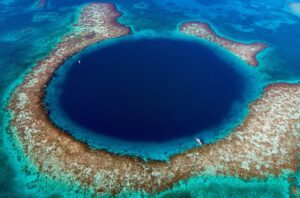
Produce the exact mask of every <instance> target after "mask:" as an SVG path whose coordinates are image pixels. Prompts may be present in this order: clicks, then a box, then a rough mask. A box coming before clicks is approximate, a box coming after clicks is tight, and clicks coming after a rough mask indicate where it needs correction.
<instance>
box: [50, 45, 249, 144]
mask: <svg viewBox="0 0 300 198" xmlns="http://www.w3.org/2000/svg"><path fill="white" fill-rule="evenodd" d="M80 60H81V64H79V63H78V62H77V61H76V62H75V63H74V64H73V65H72V66H71V67H70V69H69V70H68V72H67V73H66V74H64V75H66V77H65V79H64V80H63V82H61V84H60V87H59V88H60V89H61V90H60V91H61V93H62V94H61V95H60V96H59V103H58V105H57V104H56V105H51V104H50V105H49V106H50V107H51V108H61V110H62V111H64V112H65V114H66V115H67V116H68V117H69V118H70V119H71V120H72V121H73V122H76V123H77V124H78V125H80V126H82V127H84V128H87V129H89V130H91V131H93V132H95V133H99V134H102V135H106V136H110V137H114V138H118V139H121V140H127V141H138V142H162V141H166V140H171V139H176V138H182V137H188V136H192V135H194V134H196V133H199V132H202V131H203V133H205V130H206V129H207V128H210V127H214V126H218V124H220V122H221V121H222V119H224V118H225V117H226V116H227V115H228V113H229V111H230V110H231V107H232V102H233V101H235V100H239V99H240V98H241V96H242V93H243V87H244V85H243V84H244V80H243V78H242V77H241V75H239V73H237V72H236V71H235V70H234V69H233V68H232V67H231V66H230V65H229V63H227V62H226V61H224V60H223V59H221V58H220V57H219V56H218V55H217V54H216V53H214V52H213V51H212V49H210V48H208V47H207V46H204V45H202V44H199V43H195V42H191V41H183V40H171V39H140V40H135V41H126V42H125V41H124V42H121V43H119V44H115V45H111V46H108V47H105V48H100V49H97V50H95V51H93V52H91V53H88V54H86V55H84V56H82V57H80ZM50 86H51V85H50ZM49 97H50V98H49ZM51 98H53V95H51V94H48V98H47V102H48V103H51ZM54 101H56V99H55V98H54ZM51 108H50V113H51ZM71 133H72V132H71Z"/></svg>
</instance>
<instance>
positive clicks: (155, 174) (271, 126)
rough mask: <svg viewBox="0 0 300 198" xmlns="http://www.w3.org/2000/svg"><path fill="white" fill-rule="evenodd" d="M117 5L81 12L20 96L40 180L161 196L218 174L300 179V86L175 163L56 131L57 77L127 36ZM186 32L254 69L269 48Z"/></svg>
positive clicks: (16, 99) (282, 87)
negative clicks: (83, 54) (53, 94)
mask: <svg viewBox="0 0 300 198" xmlns="http://www.w3.org/2000/svg"><path fill="white" fill-rule="evenodd" d="M119 16H120V13H119V12H118V11H117V10H116V8H115V7H114V6H113V5H112V4H107V3H92V4H88V5H86V6H85V7H84V8H83V9H82V10H81V15H80V17H79V18H78V22H77V24H76V26H74V30H73V31H72V33H70V34H68V35H66V36H65V37H64V38H63V39H62V41H61V42H60V43H59V44H58V45H57V47H56V48H55V49H54V50H53V51H52V52H51V53H50V54H49V56H47V57H46V58H45V59H43V60H41V61H39V62H38V63H37V65H36V66H35V67H34V68H33V69H32V70H31V71H30V72H29V73H28V74H27V75H26V76H25V79H24V80H23V82H22V83H21V84H20V85H19V86H18V87H17V88H16V90H15V91H14V92H13V93H12V96H11V99H10V101H9V110H10V111H11V112H12V118H11V122H10V129H11V131H12V132H11V133H12V137H13V138H14V140H15V142H16V143H17V144H18V145H20V147H21V148H22V151H23V152H24V153H25V155H26V156H28V159H29V160H30V161H31V162H32V163H33V164H34V165H35V166H36V167H37V168H38V170H39V172H40V173H43V174H46V175H48V176H50V177H52V178H54V179H55V178H65V181H66V183H69V184H70V185H72V184H75V183H76V184H80V186H82V187H83V188H85V187H86V188H89V189H93V192H96V193H99V194H101V193H113V194H116V193H118V192H121V191H122V190H124V189H128V190H131V191H145V192H148V193H155V192H160V191H163V190H165V189H167V188H170V187H172V186H173V185H174V184H176V183H177V182H178V181H180V180H184V179H188V178H190V177H192V176H198V175H204V174H211V175H220V176H238V177H240V178H242V179H248V178H253V177H255V178H266V177H267V176H268V175H274V176H279V175H281V174H283V173H284V172H286V171H290V172H296V171H297V165H298V164H299V161H298V160H299V159H298V155H297V154H298V153H299V151H300V150H299V142H300V135H299V128H300V84H288V83H278V84H273V85H269V86H267V87H266V88H265V89H264V93H263V94H262V96H261V98H259V99H257V100H256V101H254V102H253V103H252V104H250V105H249V113H248V115H247V117H246V118H245V120H244V121H243V123H241V124H240V125H239V126H238V127H237V128H236V129H234V130H233V131H232V132H231V133H230V134H229V135H227V137H225V138H223V139H221V140H219V141H216V142H215V143H212V144H207V145H203V146H202V147H196V148H193V149H191V150H188V151H185V152H183V153H180V154H177V155H174V156H172V157H171V158H170V160H169V161H168V162H165V161H151V160H149V161H144V160H142V159H139V158H134V157H131V156H120V155H116V154H113V153H110V152H107V151H105V150H97V149H92V148H90V147H88V146H87V145H86V144H85V143H83V142H80V141H78V140H76V139H74V138H73V137H72V136H70V135H69V134H68V133H66V132H64V131H62V130H61V129H59V128H57V127H56V126H54V125H53V123H52V122H51V121H50V119H49V118H48V112H47V110H46V109H45V108H44V104H43V97H44V91H45V87H46V86H47V84H48V82H49V80H50V79H51V77H52V76H53V75H54V72H55V71H56V69H57V68H58V67H59V66H61V65H62V64H63V63H64V62H65V61H66V60H67V59H68V58H69V57H70V56H72V55H74V54H75V53H77V52H79V51H81V50H82V49H84V48H85V47H87V46H89V45H91V44H94V43H96V42H101V41H103V40H106V39H110V38H116V37H121V36H125V35H128V34H130V33H131V31H130V29H129V28H127V27H125V26H123V25H121V24H119V23H118V22H117V21H116V19H117V18H118V17H119ZM180 29H181V31H182V32H185V33H188V34H192V35H195V36H197V37H202V38H204V39H208V40H210V41H212V42H215V43H217V44H219V45H221V46H223V47H225V48H226V49H228V50H230V51H231V52H232V53H234V54H235V55H237V56H238V57H240V58H241V59H242V60H243V61H245V62H247V63H248V64H250V65H253V66H255V65H257V64H258V63H257V61H256V59H255V55H256V54H257V53H258V52H259V51H261V50H263V49H264V48H265V47H266V46H265V45H264V44H261V43H253V44H242V43H238V42H233V41H230V40H228V39H225V38H222V37H220V36H217V35H216V34H215V33H213V31H212V30H211V28H210V27H209V26H208V25H207V24H204V23H185V24H183V25H182V26H181V27H180Z"/></svg>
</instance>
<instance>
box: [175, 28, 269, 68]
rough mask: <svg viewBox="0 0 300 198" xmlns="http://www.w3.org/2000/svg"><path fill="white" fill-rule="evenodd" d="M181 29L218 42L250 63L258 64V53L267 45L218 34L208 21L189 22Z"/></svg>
mask: <svg viewBox="0 0 300 198" xmlns="http://www.w3.org/2000/svg"><path fill="white" fill-rule="evenodd" d="M180 31H181V32H183V33H186V34H189V35H193V36H196V37H200V38H203V39H206V40H208V41H211V42H213V43H216V44H218V45H220V46H222V47H224V48H225V49H227V50H229V51H230V52H231V53H233V54H234V55H236V56H237V57H239V58H240V59H241V60H243V61H244V62H246V63H247V64H249V65H252V66H257V65H258V61H257V59H256V55H257V54H258V53H259V52H261V51H262V50H264V49H265V48H266V47H267V45H266V44H263V43H259V42H255V43H250V44H244V43H241V42H236V41H232V40H229V39H227V38H224V37H222V36H219V35H217V34H216V33H215V32H214V31H213V29H212V28H211V27H210V25H209V24H207V23H202V22H188V23H184V24H182V25H181V26H180Z"/></svg>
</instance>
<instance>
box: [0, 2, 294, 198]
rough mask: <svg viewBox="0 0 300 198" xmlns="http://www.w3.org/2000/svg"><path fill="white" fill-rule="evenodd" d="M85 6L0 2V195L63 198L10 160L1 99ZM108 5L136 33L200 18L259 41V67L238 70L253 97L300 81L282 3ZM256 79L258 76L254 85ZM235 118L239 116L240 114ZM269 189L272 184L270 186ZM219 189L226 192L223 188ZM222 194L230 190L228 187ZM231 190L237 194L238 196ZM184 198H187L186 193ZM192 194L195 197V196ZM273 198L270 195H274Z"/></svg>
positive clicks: (58, 188)
mask: <svg viewBox="0 0 300 198" xmlns="http://www.w3.org/2000/svg"><path fill="white" fill-rule="evenodd" d="M86 2H87V1H86V0H65V1H60V0H48V3H47V6H46V7H45V8H44V9H37V8H36V5H37V3H36V2H34V1H32V0H22V1H21V0H19V1H18V0H4V1H1V2H0V8H1V9H0V69H1V70H0V71H1V73H0V96H1V107H2V108H1V115H0V119H1V120H0V123H1V126H2V127H1V134H0V136H1V138H0V147H1V148H0V165H1V167H2V168H1V169H0V175H1V176H0V186H1V189H0V197H29V194H30V195H31V196H32V197H45V194H47V195H51V194H52V193H53V194H54V195H55V196H64V195H65V196H66V195H67V192H68V188H63V187H62V185H58V184H55V183H54V184H52V183H51V181H50V180H49V179H45V180H44V179H42V176H41V175H39V174H38V173H36V172H35V171H29V172H28V171H24V170H26V167H27V165H28V163H23V162H20V161H19V160H17V159H19V158H20V155H18V154H17V152H16V149H15V148H14V147H12V145H11V141H10V138H9V137H8V136H7V133H6V126H7V120H8V119H7V116H6V115H5V108H4V107H5V104H6V101H7V98H8V94H9V92H10V91H11V90H12V88H13V87H14V85H15V83H16V82H19V80H20V79H21V78H22V76H24V74H25V73H26V72H27V71H28V70H29V69H30V68H31V67H32V66H33V65H34V63H35V62H36V61H37V60H38V59H41V58H42V57H44V56H46V55H47V53H48V52H49V51H50V50H51V49H53V47H54V45H55V43H56V42H58V41H59V38H61V36H63V34H64V33H66V32H67V31H68V27H69V24H70V23H72V21H73V20H74V18H75V16H76V13H75V12H76V8H77V6H79V5H82V4H83V3H86ZM111 2H115V3H117V5H118V7H119V8H120V9H121V10H122V11H123V12H124V13H125V15H124V16H123V18H121V19H120V21H122V22H123V23H125V24H130V25H131V27H132V28H133V31H134V32H135V33H137V34H139V35H144V36H145V35H146V36H151V35H153V33H155V32H159V34H164V35H169V34H170V33H169V31H173V30H174V28H175V27H176V25H177V24H178V23H179V22H181V21H187V20H205V21H208V22H211V23H212V24H213V25H215V27H218V31H219V32H222V33H223V34H224V35H226V36H229V37H232V38H237V39H239V40H242V41H250V40H262V41H264V42H266V43H268V44H269V45H270V47H271V49H270V50H268V52H267V53H264V54H262V55H261V56H260V61H261V63H262V65H260V67H259V68H257V69H255V70H253V69H246V68H245V69H241V70H243V71H244V72H245V73H247V74H249V75H250V76H252V77H255V78H253V82H256V83H257V84H256V83H254V86H253V87H252V89H254V90H256V92H259V91H260V90H261V87H262V86H263V85H265V84H268V83H271V82H275V81H299V80H300V69H299V68H300V65H299V63H300V57H299V56H298V52H299V51H300V40H299V39H298V38H299V37H300V31H299V29H300V18H299V17H297V16H295V15H293V14H291V13H290V12H289V10H288V8H287V2H288V1H271V0H266V1H258V0H255V1H253V0H250V1H246V0H234V1H227V0H219V1H217V0H214V1H202V0H198V1H196V0H161V1H158V0H151V1H150V0H148V1H139V0H127V1H125V0H122V1H117V0H113V1H111ZM266 5H267V8H266ZM256 78H258V79H257V81H256ZM255 88H256V89H255ZM250 89H251V87H250ZM256 94H257V93H256ZM256 94H255V93H254V94H251V93H249V95H247V96H246V97H245V100H244V101H245V102H246V101H249V100H252V99H253V97H254V96H255V95H256ZM239 105H240V104H237V105H236V106H237V107H238V106H239ZM244 113H245V112H244ZM242 114H243V113H242ZM240 116H241V117H242V115H240ZM234 122H236V121H234V120H231V121H230V123H234ZM225 131H228V130H225ZM176 144H178V142H177V143H176ZM187 146H193V145H187ZM166 150H169V149H166ZM176 152H177V151H176ZM21 159H22V157H21ZM25 165H26V166H25ZM24 167H25V168H24ZM278 181H279V182H277V183H276V186H277V187H278V188H276V189H279V190H275V191H274V192H278V191H280V192H282V193H283V195H286V193H287V191H286V189H287V188H288V184H286V183H284V184H283V183H282V182H281V181H282V180H280V179H279V180H278ZM50 183H51V185H50ZM196 183H197V182H196ZM199 183H201V182H199ZM47 184H48V185H47ZM265 184H268V182H266V183H263V184H262V183H259V182H258V183H257V185H259V186H260V188H259V189H260V190H257V193H258V194H256V196H257V197H259V196H260V197H266V196H267V195H266V194H265V192H269V190H270V191H271V190H272V188H270V187H267V186H266V185H265ZM187 185H189V186H193V185H191V184H187ZM270 185H272V186H273V185H275V184H274V183H272V182H271V183H270ZM233 186H234V185H233ZM242 186H243V187H240V186H238V187H236V188H234V189H235V191H234V192H236V196H237V197H245V196H248V197H249V196H250V195H251V194H250V192H249V191H250V190H249V191H247V190H245V188H246V189H247V186H248V189H252V190H253V189H254V187H253V186H252V185H251V184H249V183H247V182H242ZM212 188H213V187H212ZM212 188H209V189H210V190H211V191H212V192H215V193H216V194H212V195H211V196H214V195H215V196H221V195H223V196H226V194H221V192H223V191H218V190H216V189H212ZM214 188H218V189H220V188H221V187H220V186H218V185H215V186H214ZM223 188H224V189H226V187H224V186H223ZM205 189H207V188H205ZM228 189H231V191H233V190H232V188H227V190H228ZM266 189H267V190H266ZM73 190H74V189H73ZM213 190H214V191H213ZM265 190H266V191H265ZM74 191H75V190H74ZM179 191H180V189H179ZM176 192H177V191H176ZM239 192H243V193H244V194H239ZM27 193H29V194H27ZM270 193H271V192H270ZM73 195H74V194H73ZM184 195H186V194H184ZM187 196H190V197H195V196H194V195H187ZM199 196H200V197H201V195H199ZM274 196H276V195H275V194H274ZM280 197H282V196H280Z"/></svg>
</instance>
